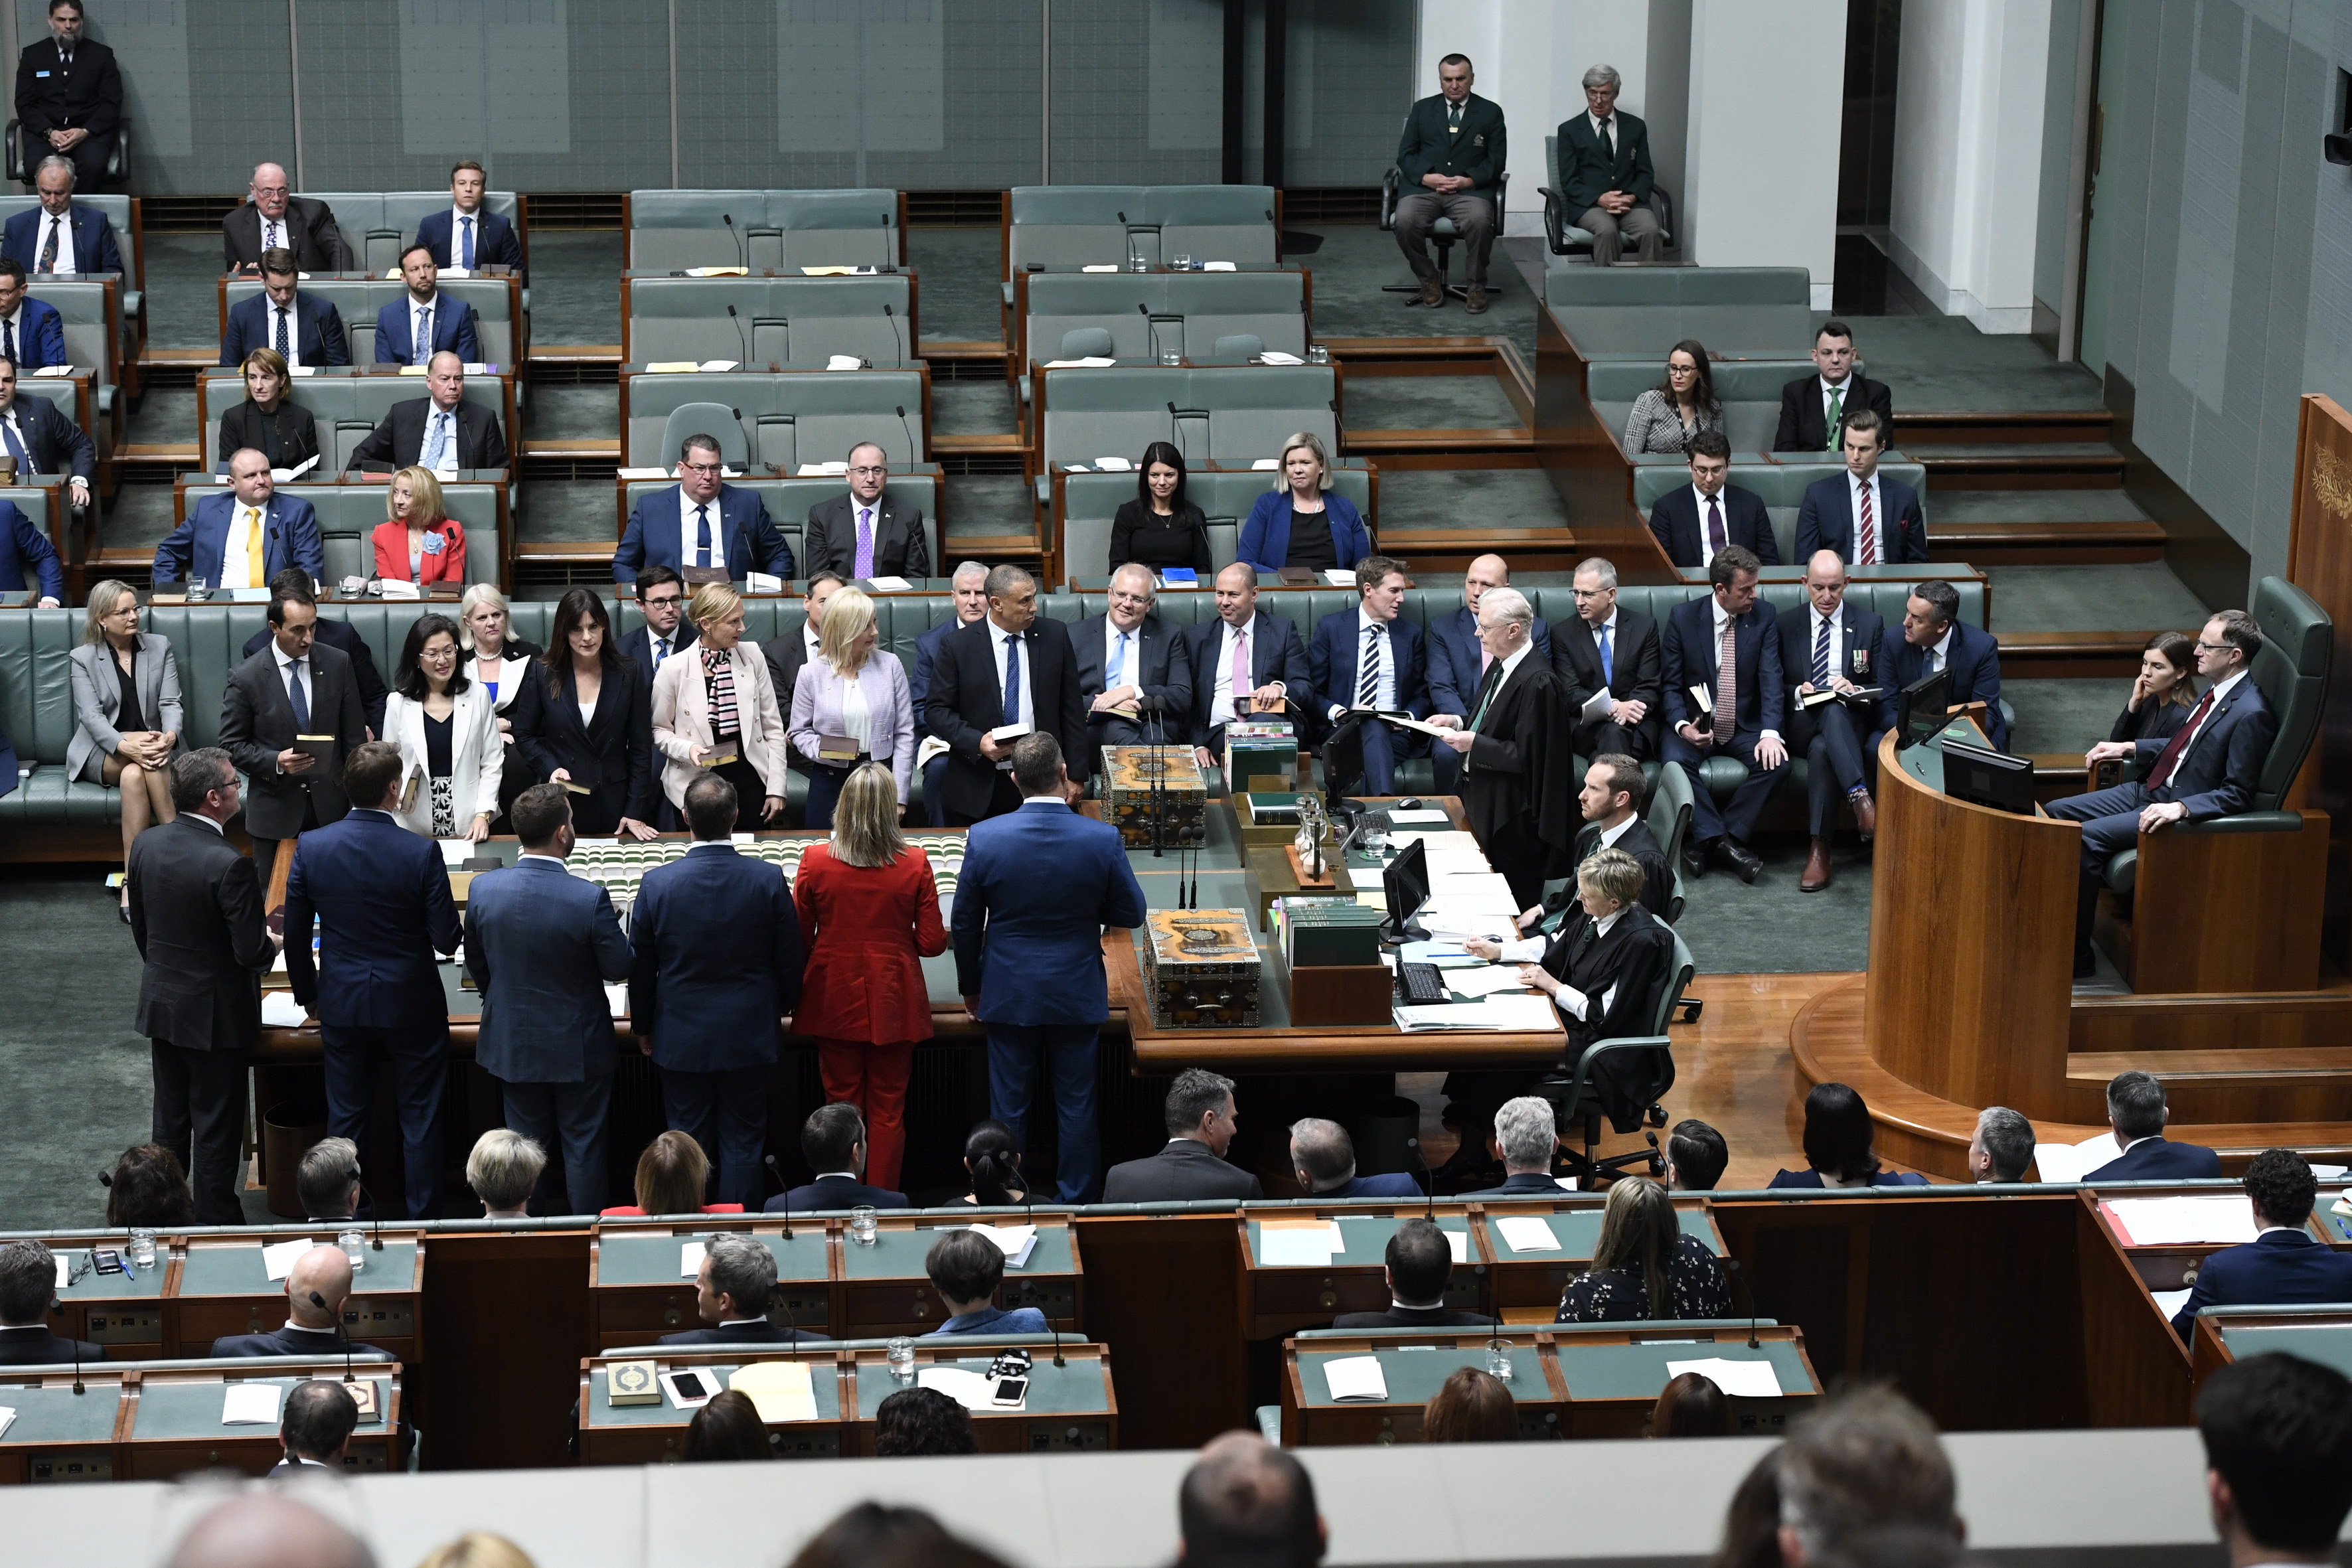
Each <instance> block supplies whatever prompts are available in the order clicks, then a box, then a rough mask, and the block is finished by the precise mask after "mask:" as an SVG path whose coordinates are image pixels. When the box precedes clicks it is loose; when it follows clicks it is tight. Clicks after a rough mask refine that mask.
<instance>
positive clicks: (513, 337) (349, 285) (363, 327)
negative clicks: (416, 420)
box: [226, 268, 522, 445]
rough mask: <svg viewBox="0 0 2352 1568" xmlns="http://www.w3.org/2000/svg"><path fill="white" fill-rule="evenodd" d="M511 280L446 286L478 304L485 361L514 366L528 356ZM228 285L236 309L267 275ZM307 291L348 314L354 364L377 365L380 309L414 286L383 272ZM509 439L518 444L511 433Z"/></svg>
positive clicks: (309, 286)
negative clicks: (524, 351) (520, 350)
mask: <svg viewBox="0 0 2352 1568" xmlns="http://www.w3.org/2000/svg"><path fill="white" fill-rule="evenodd" d="M385 270H389V268H385ZM508 283H509V279H505V278H444V279H441V283H440V289H441V292H443V293H445V294H447V295H448V296H449V297H450V298H452V299H456V300H464V301H466V303H467V304H468V305H471V306H472V307H474V315H475V318H476V326H475V331H476V332H477V334H478V336H479V337H480V339H481V347H482V358H481V363H484V364H494V365H499V366H502V367H504V368H506V369H509V370H510V369H512V368H513V367H514V365H515V364H516V363H517V362H518V361H519V360H520V358H521V357H522V356H521V355H520V354H519V353H516V352H515V351H516V349H517V347H518V345H519V344H520V342H521V323H520V322H519V321H516V320H515V319H514V314H513V295H512V294H511V293H510V292H509V289H508ZM226 289H227V293H228V306H227V308H228V309H229V310H236V307H237V304H238V302H239V301H240V300H249V299H251V298H253V296H255V295H256V294H258V293H260V292H261V280H260V279H257V278H232V279H229V280H228V282H227V284H226ZM302 292H304V293H305V294H315V295H317V296H319V297H320V299H322V300H331V301H332V302H333V304H334V307H335V309H336V310H337V311H338V312H340V313H341V316H342V318H343V332H344V335H345V336H346V337H348V338H349V339H350V340H351V348H352V363H353V364H373V363H375V315H376V312H377V311H378V310H383V308H384V307H385V306H386V305H389V304H391V303H392V302H393V301H394V300H403V299H405V298H407V296H408V285H406V284H405V283H403V282H402V281H401V280H400V279H397V278H384V277H381V276H379V277H371V278H360V277H353V276H350V275H345V276H342V277H338V278H321V277H317V276H313V277H311V278H310V279H306V280H305V281H304V282H303V284H302ZM511 444H512V435H511V433H509V445H511Z"/></svg>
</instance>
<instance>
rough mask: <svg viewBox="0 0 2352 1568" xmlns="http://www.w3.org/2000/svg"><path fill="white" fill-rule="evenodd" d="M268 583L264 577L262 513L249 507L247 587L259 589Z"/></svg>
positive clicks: (246, 564) (246, 533) (246, 550)
mask: <svg viewBox="0 0 2352 1568" xmlns="http://www.w3.org/2000/svg"><path fill="white" fill-rule="evenodd" d="M268 581H269V579H268V578H267V577H265V576H263V575H262V563H261V511H260V509H259V508H257V507H250V506H249V507H247V508H246V509H245V585H246V586H247V587H248V588H258V587H260V586H262V585H263V584H266V583H268Z"/></svg>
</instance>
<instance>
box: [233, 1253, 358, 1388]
mask: <svg viewBox="0 0 2352 1568" xmlns="http://www.w3.org/2000/svg"><path fill="white" fill-rule="evenodd" d="M351 1294H352V1260H351V1259H350V1258H346V1257H345V1256H344V1255H343V1249H342V1248H341V1247H312V1248H310V1251H308V1252H305V1253H303V1254H302V1255H301V1256H300V1257H299V1258H296V1259H295V1260H294V1266H293V1267H292V1268H289V1269H288V1270H287V1272H286V1326H285V1327H283V1328H281V1329H279V1330H278V1331H277V1332H275V1333H268V1334H223V1335H222V1336H221V1337H220V1338H218V1339H216V1340H215V1341H214V1342H213V1352H212V1353H213V1354H214V1355H215V1357H224V1356H305V1357H308V1358H310V1359H311V1360H314V1361H325V1360H329V1359H334V1360H341V1359H342V1358H343V1357H344V1356H345V1355H347V1354H348V1355H349V1356H350V1358H351V1359H352V1361H355V1362H357V1361H390V1360H392V1359H393V1356H392V1352H389V1351H386V1350H383V1349H382V1348H380V1347H378V1346H375V1345H372V1344H367V1343H364V1342H359V1341H352V1340H347V1339H346V1338H345V1337H344V1335H345V1333H346V1332H347V1331H346V1330H345V1329H344V1327H343V1303H344V1302H345V1301H347V1300H350V1299H351Z"/></svg>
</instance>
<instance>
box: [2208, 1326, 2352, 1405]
mask: <svg viewBox="0 0 2352 1568" xmlns="http://www.w3.org/2000/svg"><path fill="white" fill-rule="evenodd" d="M2189 1350H2190V1357H2191V1360H2192V1362H2193V1373H2192V1375H2193V1378H2194V1381H2195V1384H2196V1386H2197V1387H2199V1388H2200V1389H2201V1388H2203V1387H2204V1386H2205V1380H2206V1379H2207V1378H2209V1377H2210V1376H2212V1375H2213V1374H2214V1373H2216V1372H2218V1371H2220V1370H2221V1368H2223V1367H2225V1366H2228V1365H2229V1364H2231V1363H2232V1362H2240V1361H2243V1360H2245V1359H2246V1358H2247V1357H2249V1356H2257V1355H2263V1354H2266V1353H2268V1352H2272V1351H2284V1352H2288V1353H2289V1354H2291V1355H2299V1356H2301V1357H2303V1359H2304V1360H2305V1361H2315V1362H2317V1363H2319V1364H2320V1365H2322V1366H2332V1367H2334V1368H2335V1369H2336V1371H2337V1372H2340V1373H2344V1374H2345V1375H2346V1376H2347V1377H2352V1308H2346V1307H2336V1308H2326V1307H2305V1308H2276V1307H2273V1308H2269V1309H2253V1310H2241V1311H2234V1312H2214V1313H2210V1314H2209V1315H2206V1316H2203V1317H2200V1318H2199V1319H2198V1320H2197V1333H2196V1338H2195V1339H2194V1340H2193V1341H2192V1342H2190V1346H2189Z"/></svg>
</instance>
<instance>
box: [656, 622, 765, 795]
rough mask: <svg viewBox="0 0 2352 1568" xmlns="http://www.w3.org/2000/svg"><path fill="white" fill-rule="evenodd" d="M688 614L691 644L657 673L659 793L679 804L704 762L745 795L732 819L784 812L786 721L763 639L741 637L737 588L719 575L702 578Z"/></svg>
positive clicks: (739, 792)
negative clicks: (709, 579)
mask: <svg viewBox="0 0 2352 1568" xmlns="http://www.w3.org/2000/svg"><path fill="white" fill-rule="evenodd" d="M687 614H688V616H691V617H692V618H693V621H694V629H695V636H696V640H695V644H694V646H693V647H691V648H686V649H682V650H680V655H674V656H672V657H671V658H666V659H664V660H662V667H661V668H660V669H658V670H656V672H655V673H654V715H653V717H654V745H655V747H656V750H658V751H659V752H661V754H662V755H663V756H664V757H666V758H667V759H668V761H667V763H665V764H664V765H663V767H662V780H661V783H662V794H663V795H667V797H668V798H669V804H670V806H671V808H672V809H673V810H675V811H683V810H684V809H685V806H686V786H687V785H688V784H691V783H692V782H693V781H694V776H695V774H696V773H699V772H700V771H701V770H702V769H704V768H706V767H707V768H709V770H710V771H711V772H713V773H717V774H718V775H719V777H721V778H723V779H725V780H726V781H727V782H728V783H730V784H733V785H734V786H735V797H736V799H737V800H739V801H740V802H741V803H742V805H741V807H740V816H738V818H737V821H736V827H737V830H738V831H739V832H745V833H748V832H751V831H752V830H754V829H755V828H757V827H758V826H760V825H761V824H762V823H768V822H773V821H774V820H775V819H776V818H778V817H779V816H782V815H783V812H784V787H785V786H784V721H783V716H782V714H781V713H780V712H779V711H778V710H777V708H776V689H775V687H774V686H773V685H772V684H771V683H770V681H769V679H768V661H767V660H766V659H764V658H761V657H760V645H759V644H757V643H752V642H746V641H744V640H743V596H742V595H740V594H738V593H737V592H735V590H734V589H732V588H730V587H729V586H728V585H727V584H724V583H705V584H702V585H701V586H700V587H698V588H697V589H695V591H694V597H693V599H692V601H691V602H690V603H689V604H688V606H687ZM687 654H690V655H692V657H691V658H687V657H682V655H687ZM754 801H758V802H760V803H761V804H760V805H756V806H755V805H752V802H754Z"/></svg>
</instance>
